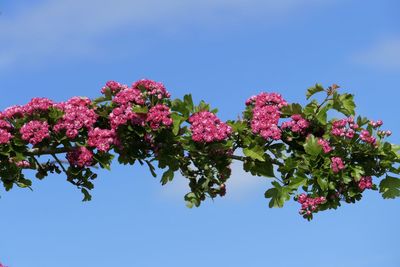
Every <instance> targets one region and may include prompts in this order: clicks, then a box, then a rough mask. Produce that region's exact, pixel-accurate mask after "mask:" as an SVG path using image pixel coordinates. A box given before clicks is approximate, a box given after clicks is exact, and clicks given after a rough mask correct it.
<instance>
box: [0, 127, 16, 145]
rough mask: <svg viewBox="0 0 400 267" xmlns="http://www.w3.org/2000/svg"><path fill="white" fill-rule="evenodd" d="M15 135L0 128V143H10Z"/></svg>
mask: <svg viewBox="0 0 400 267" xmlns="http://www.w3.org/2000/svg"><path fill="white" fill-rule="evenodd" d="M12 137H13V136H12V135H11V134H10V133H9V132H8V131H7V130H4V129H0V145H2V144H8V143H9V142H10V140H11V138H12Z"/></svg>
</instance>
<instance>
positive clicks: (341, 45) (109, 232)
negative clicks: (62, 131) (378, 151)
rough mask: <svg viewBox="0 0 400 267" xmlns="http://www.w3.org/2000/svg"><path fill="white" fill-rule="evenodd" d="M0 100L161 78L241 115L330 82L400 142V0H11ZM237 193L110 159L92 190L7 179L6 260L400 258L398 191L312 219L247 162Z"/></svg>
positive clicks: (396, 262) (250, 262)
mask: <svg viewBox="0 0 400 267" xmlns="http://www.w3.org/2000/svg"><path fill="white" fill-rule="evenodd" d="M0 12H1V15H0V84H1V85H0V109H4V108H6V107H7V106H10V105H13V104H24V103H26V102H27V101H29V100H30V99H31V98H32V97H36V96H41V97H49V98H52V99H54V100H57V101H61V100H66V99H67V98H69V97H72V96H76V95H78V96H89V97H95V96H97V95H98V94H99V90H100V88H101V87H102V86H103V84H104V83H105V82H106V81H107V80H112V79H114V80H118V81H120V82H124V83H128V84H130V83H131V82H133V81H135V80H137V79H140V78H145V77H146V78H150V79H154V80H157V81H162V82H164V83H165V85H166V86H167V88H168V90H169V91H170V92H171V94H172V96H173V97H181V96H183V94H185V93H192V94H193V96H194V98H195V100H196V101H199V100H201V99H204V100H206V101H207V102H210V103H211V104H212V106H215V107H218V108H219V109H220V113H219V116H220V117H221V118H222V119H224V120H226V119H234V118H236V116H237V115H238V114H239V113H240V112H241V111H242V110H243V108H244V101H245V100H246V98H247V97H249V96H251V95H252V94H255V93H258V92H260V91H270V92H271V91H276V92H279V93H281V94H283V95H284V97H285V98H286V99H287V100H288V101H290V102H294V101H297V102H302V103H304V100H305V97H304V96H305V90H306V88H307V87H308V86H310V85H313V84H314V83H316V82H320V83H323V84H324V85H330V84H332V83H337V84H339V85H341V86H342V88H343V90H346V91H348V92H351V93H354V94H355V95H356V101H357V105H358V108H357V111H358V113H359V114H362V115H365V116H368V117H370V118H371V119H383V120H384V121H385V128H386V129H391V130H392V131H393V132H394V135H393V137H391V141H392V142H394V143H400V125H399V123H398V122H399V119H398V108H399V104H398V103H399V102H398V101H399V98H400V88H399V84H400V17H399V12H400V2H399V1H398V0H393V1H390V0H379V1H378V0H376V1H372V0H371V1H369V0H363V1H355V0H337V1H334V0H321V1H318V0H279V1H278V0H277V1H272V0H202V1H192V0H170V1H161V0H146V1H138V0H135V1H132V0H113V1H103V0H85V1H84V0H57V1H50V0H38V1H22V0H13V1H0ZM233 169H234V174H233V176H232V178H231V181H230V183H228V194H227V196H226V197H225V198H222V199H221V198H219V199H216V200H215V201H214V202H212V201H208V202H206V203H204V204H203V205H202V206H201V207H200V208H197V209H188V208H186V207H185V203H184V201H183V195H184V193H185V192H186V191H185V181H184V179H183V178H181V177H177V178H176V180H175V181H174V182H173V183H172V184H170V185H167V186H164V187H162V186H161V185H160V183H159V181H158V180H157V179H154V178H152V177H151V175H150V174H149V173H148V172H147V170H146V169H144V168H143V169H142V168H140V166H130V167H126V166H118V165H117V164H115V165H113V170H112V171H111V172H106V171H101V172H100V174H99V178H98V179H97V181H96V184H95V189H94V191H93V201H91V202H89V203H82V202H81V201H80V200H81V195H80V192H79V191H78V190H77V189H75V188H74V187H73V186H72V185H70V184H69V183H67V182H66V181H65V177H63V176H62V175H59V176H57V175H52V176H49V177H48V178H47V179H45V180H44V181H37V180H35V181H34V185H33V188H34V191H33V192H30V191H28V190H22V189H16V190H12V191H11V192H4V190H0V194H1V199H0V210H1V217H0V229H1V230H0V231H1V235H0V261H1V262H3V263H4V264H6V265H8V266H10V267H71V266H74V267H81V266H89V267H91V266H93V267H106V266H118V267H119V266H121V267H125V266H126V267H131V266H135V267H136V266H138V267H147V266H174V267H175V266H191V267H197V266H232V267H234V266H251V267H253V266H255V267H257V266H274V267H281V266H282V267H284V266H285V267H286V266H290V267H292V266H296V267H305V266H307V267H310V266H316V267H377V266H384V267H398V266H400V254H399V251H398V250H399V245H400V244H399V242H400V234H399V231H398V225H399V219H400V215H399V211H400V201H399V200H382V199H381V197H380V195H379V194H377V193H376V192H372V193H367V194H366V195H365V198H364V199H363V201H361V202H360V203H357V204H355V205H344V206H343V207H342V208H340V209H339V210H336V211H328V212H324V213H320V214H317V215H316V217H315V219H314V221H312V222H307V221H306V220H304V219H303V218H302V217H301V216H299V215H298V209H299V206H298V205H297V203H294V202H293V201H291V202H289V203H288V204H287V205H286V206H285V208H283V209H269V208H268V202H267V200H265V199H264V197H263V193H264V191H265V190H266V189H267V187H268V185H269V183H270V180H268V179H266V178H260V177H258V178H257V177H251V176H249V175H247V174H244V173H243V172H242V171H241V170H240V165H234V168H233Z"/></svg>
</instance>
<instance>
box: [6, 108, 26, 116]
mask: <svg viewBox="0 0 400 267" xmlns="http://www.w3.org/2000/svg"><path fill="white" fill-rule="evenodd" d="M24 113H25V111H24V108H23V107H21V106H11V107H8V108H6V109H5V110H4V112H3V115H4V117H5V118H7V119H13V118H20V117H22V116H24Z"/></svg>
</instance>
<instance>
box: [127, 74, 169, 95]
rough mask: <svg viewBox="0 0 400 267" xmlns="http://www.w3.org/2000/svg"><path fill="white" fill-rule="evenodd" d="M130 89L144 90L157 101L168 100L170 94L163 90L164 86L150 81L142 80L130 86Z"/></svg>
mask: <svg viewBox="0 0 400 267" xmlns="http://www.w3.org/2000/svg"><path fill="white" fill-rule="evenodd" d="M132 88H134V89H138V90H142V89H145V90H146V91H147V94H148V95H154V96H156V97H157V98H158V99H163V98H170V96H171V95H170V93H168V91H167V89H165V86H164V84H162V83H160V82H156V81H152V80H147V79H142V80H139V81H137V82H135V83H133V84H132Z"/></svg>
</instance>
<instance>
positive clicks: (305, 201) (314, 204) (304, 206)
mask: <svg viewBox="0 0 400 267" xmlns="http://www.w3.org/2000/svg"><path fill="white" fill-rule="evenodd" d="M325 201H326V198H325V197H316V198H312V197H309V196H307V195H306V194H304V193H303V194H300V195H299V197H298V199H297V202H299V203H300V204H301V209H300V212H299V213H300V214H301V215H307V216H310V215H311V214H312V213H313V212H315V211H316V210H317V209H318V206H319V205H321V204H323V203H324V202H325Z"/></svg>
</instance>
